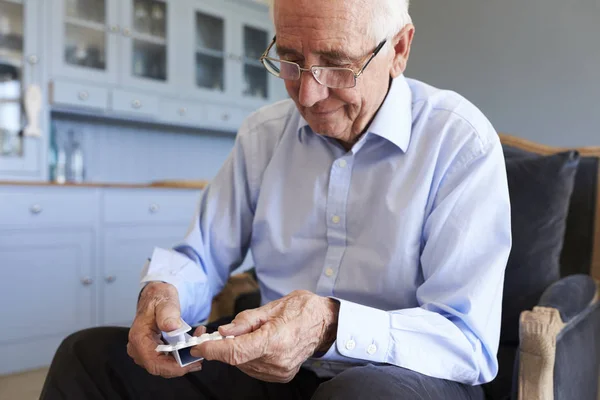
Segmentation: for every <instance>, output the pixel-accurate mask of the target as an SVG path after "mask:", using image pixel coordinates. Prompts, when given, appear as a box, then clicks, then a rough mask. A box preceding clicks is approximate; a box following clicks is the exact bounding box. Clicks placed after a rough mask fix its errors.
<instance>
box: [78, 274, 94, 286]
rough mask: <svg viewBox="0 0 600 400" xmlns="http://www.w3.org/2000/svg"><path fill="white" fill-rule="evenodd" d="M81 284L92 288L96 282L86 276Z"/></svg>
mask: <svg viewBox="0 0 600 400" xmlns="http://www.w3.org/2000/svg"><path fill="white" fill-rule="evenodd" d="M81 283H82V284H83V286H90V285H91V284H92V283H94V280H93V279H92V278H90V277H87V276H86V277H85V278H83V279H81Z"/></svg>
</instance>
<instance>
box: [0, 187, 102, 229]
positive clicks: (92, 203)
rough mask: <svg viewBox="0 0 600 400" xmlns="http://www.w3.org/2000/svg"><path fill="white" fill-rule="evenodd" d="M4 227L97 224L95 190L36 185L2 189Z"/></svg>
mask: <svg viewBox="0 0 600 400" xmlns="http://www.w3.org/2000/svg"><path fill="white" fill-rule="evenodd" d="M0 205H1V206H0V227H2V228H7V227H19V228H23V227H32V226H40V225H51V226H65V225H94V224H95V223H96V220H97V216H98V202H97V196H96V192H95V191H93V190H92V191H90V189H89V188H80V189H72V188H66V187H58V188H49V187H32V188H22V189H21V188H18V189H4V188H3V189H1V190H0Z"/></svg>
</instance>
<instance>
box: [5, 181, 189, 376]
mask: <svg viewBox="0 0 600 400" xmlns="http://www.w3.org/2000/svg"><path fill="white" fill-rule="evenodd" d="M199 194H200V191H199V190H189V189H162V188H150V189H138V188H134V189H114V188H88V187H77V186H75V187H61V186H58V185H49V186H27V187H21V186H11V185H6V186H0V204H2V207H0V221H2V224H0V258H1V260H2V262H1V263H0V265H1V267H2V276H3V279H2V280H0V302H1V303H2V304H3V305H4V306H3V307H2V308H0V319H1V320H2V321H3V326H2V327H3V329H2V330H0V354H2V355H3V356H2V357H0V375H2V374H7V373H13V372H17V371H21V370H26V369H31V368H36V367H41V366H45V365H49V363H50V361H51V359H52V356H53V355H54V352H55V351H56V349H57V347H58V345H59V344H60V342H61V341H62V339H64V338H65V337H66V336H67V335H69V334H70V333H72V332H75V331H77V330H80V329H84V328H88V327H92V326H101V325H121V326H127V325H129V324H130V323H131V321H132V320H133V317H134V315H135V305H136V302H137V295H138V291H139V288H140V286H139V280H140V272H141V270H142V267H143V265H144V263H145V261H146V260H147V258H148V257H150V256H151V255H152V251H153V249H154V247H157V246H159V247H170V246H173V245H174V244H176V243H180V242H181V241H182V240H183V238H184V236H185V234H186V232H187V229H188V227H189V224H190V222H191V221H192V218H193V215H194V209H195V206H196V204H197V201H198V196H199Z"/></svg>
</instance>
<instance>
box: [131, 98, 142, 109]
mask: <svg viewBox="0 0 600 400" xmlns="http://www.w3.org/2000/svg"><path fill="white" fill-rule="evenodd" d="M131 107H133V108H135V109H136V110H137V109H140V108H142V102H141V101H139V100H134V101H132V102H131Z"/></svg>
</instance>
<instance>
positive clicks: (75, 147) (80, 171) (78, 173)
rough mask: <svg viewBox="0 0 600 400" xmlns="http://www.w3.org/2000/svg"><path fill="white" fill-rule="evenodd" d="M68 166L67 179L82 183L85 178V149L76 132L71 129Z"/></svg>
mask: <svg viewBox="0 0 600 400" xmlns="http://www.w3.org/2000/svg"><path fill="white" fill-rule="evenodd" d="M67 160H68V168H67V177H68V178H67V179H68V181H69V182H73V183H81V182H83V180H84V178H85V170H84V158H83V150H82V148H81V145H80V144H79V142H78V141H77V140H75V134H74V132H73V131H72V130H71V131H69V154H68V155H67Z"/></svg>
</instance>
